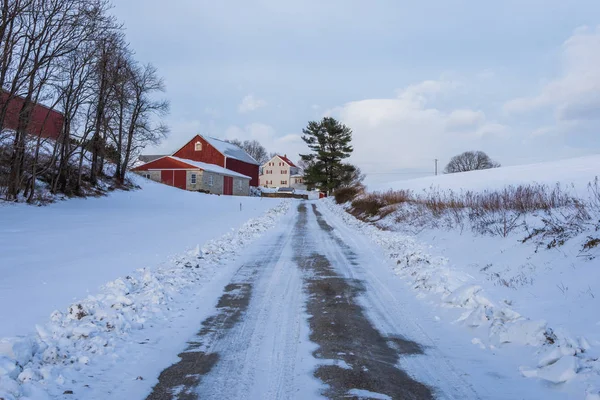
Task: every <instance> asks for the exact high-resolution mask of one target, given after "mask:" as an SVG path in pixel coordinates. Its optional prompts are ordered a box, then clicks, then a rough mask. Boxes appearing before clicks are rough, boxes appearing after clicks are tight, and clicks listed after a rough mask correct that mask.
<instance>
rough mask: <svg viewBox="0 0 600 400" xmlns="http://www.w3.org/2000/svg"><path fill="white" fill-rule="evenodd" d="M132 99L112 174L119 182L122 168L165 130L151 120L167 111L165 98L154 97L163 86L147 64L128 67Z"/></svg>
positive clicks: (161, 90) (164, 126)
mask: <svg viewBox="0 0 600 400" xmlns="http://www.w3.org/2000/svg"><path fill="white" fill-rule="evenodd" d="M131 88H132V98H131V101H130V110H129V111H130V112H129V128H128V130H127V138H126V142H125V146H124V148H122V147H119V148H118V151H119V154H122V157H119V159H120V166H118V171H119V174H118V175H117V176H115V177H116V178H117V180H118V181H119V182H123V181H124V179H125V171H127V169H128V168H129V167H130V166H131V165H130V163H131V161H132V160H134V159H135V158H136V157H133V155H137V154H138V153H139V151H140V150H141V149H143V148H144V147H146V146H147V145H149V144H157V143H158V142H159V141H160V140H161V139H163V138H164V137H165V136H166V135H167V134H168V132H169V129H168V128H167V127H166V125H164V124H162V123H161V122H157V121H155V120H154V118H155V117H162V116H164V115H166V114H167V113H168V112H169V103H168V102H167V101H166V100H157V99H155V97H154V96H155V94H156V93H157V92H164V91H165V85H164V82H163V80H162V79H161V78H159V77H158V75H157V72H156V68H155V67H154V66H152V65H150V64H148V65H145V66H143V67H136V68H133V69H132V73H131Z"/></svg>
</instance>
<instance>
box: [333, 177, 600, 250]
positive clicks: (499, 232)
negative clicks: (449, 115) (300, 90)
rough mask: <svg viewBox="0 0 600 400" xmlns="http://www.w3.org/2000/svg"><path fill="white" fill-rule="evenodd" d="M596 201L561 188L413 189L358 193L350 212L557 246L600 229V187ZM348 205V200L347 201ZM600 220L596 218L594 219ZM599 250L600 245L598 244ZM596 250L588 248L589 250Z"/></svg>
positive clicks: (594, 192) (593, 189) (594, 191)
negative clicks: (531, 223) (532, 223)
mask: <svg viewBox="0 0 600 400" xmlns="http://www.w3.org/2000/svg"><path fill="white" fill-rule="evenodd" d="M588 189H589V192H590V195H591V200H590V201H586V202H584V201H582V200H581V199H578V198H576V197H574V196H573V195H571V194H570V193H569V191H567V190H565V189H564V188H563V187H561V186H560V185H556V186H547V185H540V184H531V185H518V186H507V187H505V188H503V189H501V190H485V191H482V192H474V191H460V192H454V191H452V190H439V189H434V188H431V189H430V190H427V191H424V192H423V193H420V194H415V193H414V192H412V191H410V190H396V191H391V190H390V191H387V192H374V193H364V192H357V194H356V195H355V197H354V199H353V200H352V203H351V207H350V210H349V211H350V212H351V213H352V214H353V215H355V216H357V217H359V218H362V219H364V220H370V221H373V220H374V219H381V218H384V217H386V216H389V215H391V214H393V218H394V221H395V222H397V223H401V224H402V225H403V226H409V227H411V228H412V229H425V228H445V229H456V228H460V230H461V231H462V230H463V229H465V227H467V228H470V229H471V230H472V231H473V232H476V233H478V234H485V235H493V236H503V237H507V236H508V235H509V234H510V233H511V232H513V231H515V230H520V231H524V232H526V234H527V237H526V238H525V239H524V240H523V241H524V242H525V241H527V240H532V239H533V240H535V242H536V243H538V244H540V245H541V244H543V245H544V246H550V247H556V246H560V245H562V244H564V243H565V241H566V240H568V239H570V238H572V237H574V236H577V235H579V234H580V233H582V232H583V231H584V229H587V228H586V227H587V226H588V225H589V224H590V223H592V221H596V230H600V218H599V217H600V184H599V182H598V180H597V179H596V180H595V181H594V182H592V183H590V185H589V187H588ZM344 200H345V201H344V202H347V200H348V198H347V196H345V197H344ZM532 214H535V215H538V216H541V217H540V218H537V219H536V220H537V221H541V227H533V228H531V227H528V226H527V221H528V220H527V218H526V217H527V216H528V215H532ZM594 216H595V217H594ZM593 245H596V243H595V242H594V243H593ZM589 247H590V246H589V245H588V246H587V248H589Z"/></svg>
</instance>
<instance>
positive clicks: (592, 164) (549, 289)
mask: <svg viewBox="0 0 600 400" xmlns="http://www.w3.org/2000/svg"><path fill="white" fill-rule="evenodd" d="M598 166H600V156H589V157H582V158H575V159H569V160H563V161H556V162H552V163H540V164H532V165H524V166H514V167H503V168H497V169H491V170H485V171H474V172H468V173H460V174H450V175H440V176H437V177H429V178H423V179H413V180H406V181H398V182H393V183H391V184H389V185H386V186H381V187H380V188H379V189H380V190H387V189H389V188H393V189H398V190H400V189H411V190H413V191H415V192H419V191H423V190H425V191H427V190H429V189H431V188H434V189H435V188H439V189H441V190H452V191H453V192H455V193H460V192H462V191H468V190H471V191H482V190H494V189H502V188H503V187H505V186H506V185H518V184H531V183H540V184H546V185H549V186H553V185H555V184H557V183H559V184H560V185H561V187H563V188H569V189H568V190H569V191H570V192H571V193H572V194H574V195H576V196H577V197H579V198H582V199H584V200H586V199H587V198H588V197H587V196H588V195H589V194H590V192H589V191H588V188H587V185H588V183H589V182H592V181H594V179H595V178H596V176H598V174H599V173H600V170H599V169H598ZM330 206H331V207H332V209H333V210H335V211H336V213H338V215H340V216H342V217H343V218H344V219H345V220H346V221H347V223H349V224H350V225H352V226H354V227H355V228H356V229H357V230H359V231H361V232H364V233H367V234H368V235H369V236H370V237H371V238H372V240H373V241H374V242H376V243H377V244H379V245H380V246H381V247H382V248H383V249H384V251H386V252H387V254H388V256H389V257H390V258H391V259H392V260H394V262H395V264H396V266H395V267H394V269H395V270H396V273H397V274H398V275H399V276H401V277H403V278H404V279H405V280H406V281H407V282H408V283H409V284H410V286H411V287H412V288H413V289H415V290H416V294H417V295H418V296H419V297H421V298H422V299H423V300H426V301H428V302H430V303H431V304H432V305H433V306H434V307H437V308H440V309H445V308H458V309H460V310H461V312H460V314H459V315H458V316H457V317H456V318H455V319H454V321H453V322H454V323H458V324H460V325H463V326H464V327H465V332H466V333H468V334H469V335H471V336H472V341H473V345H474V346H475V347H478V348H481V351H483V352H491V353H497V352H501V353H504V354H511V352H513V353H512V355H511V357H515V354H514V349H515V348H519V346H525V347H528V348H532V349H533V351H529V350H526V351H517V354H516V358H515V359H516V360H519V362H520V368H519V373H521V375H523V376H524V377H530V378H537V379H539V380H540V382H541V383H542V384H546V385H548V384H549V385H558V386H557V388H559V389H561V390H568V391H571V390H573V391H572V392H571V393H579V394H580V395H577V396H575V397H574V398H587V399H598V398H600V396H599V395H598V393H599V391H600V361H598V357H599V356H600V313H599V312H598V310H599V309H600V258H598V256H600V250H599V249H598V247H594V248H590V249H587V250H585V248H584V244H585V243H588V242H589V241H590V239H592V238H597V237H598V232H597V229H596V223H597V218H596V217H592V218H591V220H590V221H589V223H588V224H586V225H582V226H583V228H582V229H581V231H578V233H577V234H576V235H574V236H573V237H567V238H566V240H565V242H564V243H562V242H561V240H560V239H561V238H560V237H559V238H558V240H557V242H554V243H548V245H545V244H544V245H539V243H534V241H533V240H529V241H527V242H525V243H523V239H524V238H525V237H526V236H528V232H527V231H526V229H525V228H523V229H519V228H518V229H515V230H514V231H512V232H510V234H508V235H507V236H506V237H502V236H501V235H495V236H490V235H481V234H477V233H474V232H473V231H472V230H471V229H469V228H468V227H461V226H458V225H456V226H454V227H453V228H451V227H448V226H443V225H444V224H440V225H441V226H440V227H437V228H432V227H431V226H425V225H423V226H417V225H408V224H406V223H405V222H398V220H396V216H397V215H398V214H397V212H392V213H391V214H389V215H387V216H385V217H384V218H383V219H381V220H378V221H377V222H376V223H375V224H376V225H378V226H379V227H382V228H384V229H385V230H383V231H382V230H379V229H376V228H375V227H374V226H373V225H372V224H368V223H364V222H362V221H359V220H357V219H355V218H354V217H352V216H350V215H349V214H347V213H345V212H342V208H341V207H340V206H335V205H333V203H330ZM554 212H555V213H556V214H559V213H560V212H561V210H555V211H554ZM594 215H595V214H594ZM545 217H546V214H545V213H543V212H538V213H533V214H526V215H523V216H521V217H520V218H522V220H523V221H524V222H526V223H527V224H529V227H530V228H529V229H531V227H532V226H536V224H537V225H538V226H539V225H540V221H542V220H543V219H544V218H545ZM467 225H468V222H467ZM584 250H585V251H584ZM563 386H564V387H563ZM575 388H576V389H575ZM584 393H585V394H584ZM572 396H573V395H572ZM569 398H571V397H570V396H569Z"/></svg>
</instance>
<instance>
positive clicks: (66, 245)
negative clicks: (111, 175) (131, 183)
mask: <svg viewBox="0 0 600 400" xmlns="http://www.w3.org/2000/svg"><path fill="white" fill-rule="evenodd" d="M138 181H139V182H138V183H140V184H141V185H142V187H143V190H138V191H132V192H114V193H112V194H111V195H109V196H108V197H103V198H97V199H82V200H70V201H65V202H60V203H56V204H52V205H50V206H47V207H39V208H34V207H31V206H25V205H3V206H1V207H0V221H2V224H1V225H0V243H1V249H2V251H1V252H0V276H2V279H1V280H0V321H1V323H0V398H4V399H12V398H13V397H14V398H19V397H20V396H26V397H27V398H35V399H38V398H39V399H43V398H46V397H45V396H46V394H45V393H46V390H50V392H52V390H53V389H54V391H55V393H54V395H57V394H60V393H58V392H56V390H58V389H56V388H57V387H58V388H60V387H62V384H63V383H64V382H68V381H69V380H72V379H74V377H75V376H78V374H81V373H83V372H81V367H82V366H84V365H86V364H88V363H89V362H90V360H92V359H94V357H104V358H105V359H106V358H107V357H108V358H110V357H111V354H113V353H114V354H116V353H118V351H119V348H120V347H119V346H121V348H122V349H121V350H122V351H123V348H126V349H128V351H129V350H131V349H130V347H131V346H132V345H134V342H136V341H137V342H140V343H142V342H144V341H145V340H146V338H149V337H150V338H156V337H157V336H158V337H161V335H164V332H163V331H162V330H161V329H156V328H157V327H158V328H160V327H161V325H164V324H165V323H168V324H169V325H172V324H175V325H176V323H177V321H172V320H173V318H176V317H177V315H178V314H179V313H180V311H179V310H180V309H181V304H182V303H189V302H191V301H192V300H193V301H198V299H196V298H195V296H196V294H197V291H198V289H199V288H200V287H202V282H203V281H207V280H209V279H208V278H207V277H212V276H213V275H215V274H218V273H219V269H218V266H219V265H220V264H221V263H222V262H224V261H225V260H227V259H231V258H232V257H235V255H236V254H239V252H240V251H242V250H243V249H244V248H245V247H247V246H248V245H249V244H250V243H251V242H252V241H254V240H255V239H256V238H257V237H258V236H260V235H261V234H262V232H264V231H266V230H267V229H270V228H272V227H273V226H274V225H275V223H276V221H277V220H278V219H279V218H280V216H281V215H283V214H284V213H285V212H286V209H287V207H288V205H289V204H288V203H286V202H281V201H278V200H268V199H262V200H261V199H260V198H248V197H231V196H212V195H204V194H199V193H192V192H186V191H182V190H179V189H174V188H171V187H168V186H165V185H161V184H156V183H153V182H150V181H146V180H144V179H143V178H138ZM244 222H245V223H244ZM243 223H244V224H243ZM242 224H243V225H242ZM240 225H241V227H240ZM211 239H213V240H211ZM115 279H116V280H115ZM209 294H210V290H208V291H207V292H206V294H205V295H209ZM200 298H202V296H200ZM187 306H188V307H189V304H187ZM55 310H56V311H55ZM165 321H166V322H165ZM153 328H154V329H153ZM188 329H189V328H188ZM136 332H141V333H136ZM171 334H173V332H171ZM183 340H184V339H183ZM183 340H182V341H183ZM142 344H143V343H142ZM175 344H177V343H175ZM179 345H181V343H179ZM138 350H140V349H138ZM158 350H160V349H158ZM126 353H127V352H126ZM159 353H160V351H159ZM65 365H66V366H69V365H70V366H69V367H65ZM100 365H103V364H102V363H100ZM97 372H98V371H95V373H97ZM123 372H124V371H121V373H123ZM85 373H94V372H93V370H92V372H90V371H86V372H85ZM134 380H135V377H134V378H133V379H132V381H134ZM38 382H42V384H40V383H38ZM61 393H62V392H61Z"/></svg>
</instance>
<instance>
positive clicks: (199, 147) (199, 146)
mask: <svg viewBox="0 0 600 400" xmlns="http://www.w3.org/2000/svg"><path fill="white" fill-rule="evenodd" d="M194 150H196V151H202V142H196V144H195V145H194Z"/></svg>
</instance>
